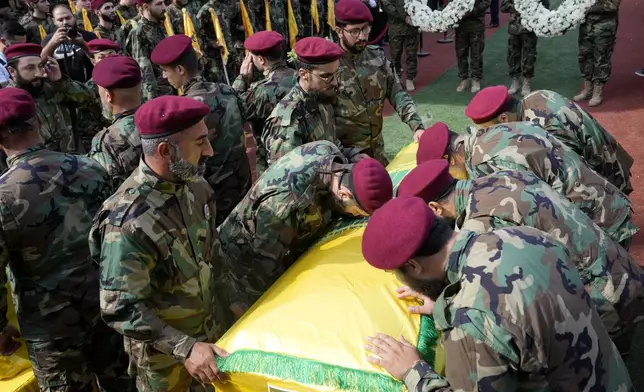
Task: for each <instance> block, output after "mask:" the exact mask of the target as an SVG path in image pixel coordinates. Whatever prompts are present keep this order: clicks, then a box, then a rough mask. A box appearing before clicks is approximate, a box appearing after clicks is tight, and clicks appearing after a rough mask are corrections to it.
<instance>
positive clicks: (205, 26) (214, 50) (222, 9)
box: [196, 0, 243, 83]
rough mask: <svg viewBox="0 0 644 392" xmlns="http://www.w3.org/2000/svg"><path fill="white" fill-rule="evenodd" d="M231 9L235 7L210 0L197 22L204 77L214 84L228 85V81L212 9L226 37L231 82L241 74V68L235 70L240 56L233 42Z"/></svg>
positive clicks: (199, 14) (227, 65)
mask: <svg viewBox="0 0 644 392" xmlns="http://www.w3.org/2000/svg"><path fill="white" fill-rule="evenodd" d="M231 8H235V7H234V6H232V7H228V4H226V3H225V2H222V1H218V0H209V1H208V2H207V3H206V4H205V5H204V6H203V7H201V9H200V10H199V12H198V13H197V18H196V20H197V23H199V29H198V30H197V36H198V38H199V43H200V45H201V51H202V53H203V56H202V58H201V65H202V67H203V70H204V77H205V78H206V80H209V81H212V82H217V83H226V82H227V81H226V76H225V74H224V69H223V63H222V62H223V60H222V56H221V48H219V46H217V36H216V34H215V28H214V26H213V23H212V17H211V15H210V10H211V9H212V10H213V11H214V12H215V15H216V16H217V18H218V20H219V24H220V25H221V30H222V33H223V35H224V41H226V46H227V48H228V52H229V56H228V63H227V64H226V71H227V72H228V77H229V79H230V81H232V80H233V76H234V75H236V74H237V73H238V72H239V67H238V68H237V69H235V65H236V62H235V60H234V57H235V56H238V54H236V51H237V49H236V48H235V42H234V41H233V35H232V28H233V27H234V26H232V25H231V23H230V16H229V15H230V14H231V12H233V11H234V10H233V9H231ZM242 53H243V51H242Z"/></svg>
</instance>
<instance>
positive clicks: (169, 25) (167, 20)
mask: <svg viewBox="0 0 644 392" xmlns="http://www.w3.org/2000/svg"><path fill="white" fill-rule="evenodd" d="M163 27H165V33H166V34H167V35H168V37H172V36H173V35H174V29H173V28H172V22H170V17H169V16H168V15H166V16H165V20H164V21H163Z"/></svg>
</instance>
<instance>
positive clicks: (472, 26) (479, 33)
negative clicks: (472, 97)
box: [454, 0, 491, 93]
mask: <svg viewBox="0 0 644 392" xmlns="http://www.w3.org/2000/svg"><path fill="white" fill-rule="evenodd" d="M490 3H491V0H476V1H475V2H474V8H472V11H470V12H468V13H466V14H465V16H463V19H461V20H460V21H459V22H458V27H456V29H455V33H456V35H455V36H454V41H455V48H456V61H457V63H458V77H459V78H460V79H461V82H460V83H459V85H458V87H456V91H459V92H461V91H465V89H467V87H468V86H469V85H470V81H471V82H472V88H471V91H472V92H473V93H476V92H478V91H479V90H480V89H481V80H482V79H483V51H484V50H485V10H487V9H488V8H489V7H490Z"/></svg>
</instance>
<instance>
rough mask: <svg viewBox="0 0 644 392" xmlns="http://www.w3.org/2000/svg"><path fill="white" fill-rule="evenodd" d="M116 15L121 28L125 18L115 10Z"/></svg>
mask: <svg viewBox="0 0 644 392" xmlns="http://www.w3.org/2000/svg"><path fill="white" fill-rule="evenodd" d="M116 15H118V16H119V20H120V21H121V26H123V25H124V24H125V18H124V17H123V15H121V11H119V10H116Z"/></svg>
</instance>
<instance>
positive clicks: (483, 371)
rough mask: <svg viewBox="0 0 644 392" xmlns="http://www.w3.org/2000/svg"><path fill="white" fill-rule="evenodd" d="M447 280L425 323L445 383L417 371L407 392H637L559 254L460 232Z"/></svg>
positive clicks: (536, 237)
mask: <svg viewBox="0 0 644 392" xmlns="http://www.w3.org/2000/svg"><path fill="white" fill-rule="evenodd" d="M445 270H446V271H445V272H446V276H447V283H448V284H449V286H448V288H447V289H446V290H445V291H443V294H441V296H440V297H439V299H438V300H437V301H436V305H435V306H434V312H433V317H434V322H435V324H436V327H437V328H438V329H439V330H440V331H442V332H443V347H444V350H445V352H446V353H449V355H446V356H445V361H446V362H445V372H446V377H445V378H443V377H441V376H440V375H438V374H437V373H436V372H434V370H433V369H432V368H431V367H430V366H429V365H428V364H427V363H426V362H424V361H418V362H416V363H415V364H414V366H413V367H412V368H411V369H410V370H409V371H408V372H407V373H406V374H405V378H404V381H405V385H406V386H407V390H409V391H414V392H430V391H432V392H448V391H476V390H485V391H534V392H536V391H591V390H597V391H606V392H618V391H619V392H622V391H623V392H635V388H633V386H632V384H631V381H630V378H629V375H628V371H627V369H626V365H624V362H623V361H622V358H621V357H620V355H619V352H618V351H617V349H616V348H615V346H614V345H613V344H612V342H611V341H610V338H609V336H608V333H607V332H606V329H605V328H604V326H603V325H602V322H601V319H600V318H599V315H598V314H597V311H596V310H595V309H594V307H593V306H592V304H591V302H590V298H589V296H588V293H587V292H586V290H584V285H583V283H582V282H581V280H580V278H579V274H577V271H575V268H574V266H573V265H572V264H571V263H570V258H569V257H568V253H567V252H566V248H565V247H564V246H563V245H561V244H560V243H558V242H557V241H555V240H554V239H552V237H549V236H548V235H547V234H546V233H542V232H540V231H539V230H537V229H534V228H531V227H516V228H505V229H500V230H495V231H493V232H491V233H485V234H475V233H473V232H471V231H463V232H461V233H460V234H459V235H458V237H457V238H456V240H455V242H454V244H453V246H452V248H451V251H450V255H449V259H448V261H447V265H446V267H445ZM454 291H456V293H455V294H454V296H452V297H451V298H446V297H445V296H446V292H452V293H453V292H454ZM581 358H583V359H581Z"/></svg>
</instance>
